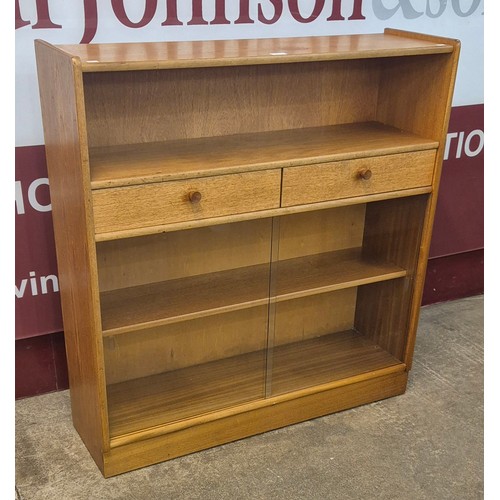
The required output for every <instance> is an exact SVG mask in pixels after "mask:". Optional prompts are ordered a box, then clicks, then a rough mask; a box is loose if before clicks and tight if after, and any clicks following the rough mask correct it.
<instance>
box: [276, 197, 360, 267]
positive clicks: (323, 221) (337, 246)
mask: <svg viewBox="0 0 500 500" xmlns="http://www.w3.org/2000/svg"><path fill="white" fill-rule="evenodd" d="M365 207H366V205H365V204H361V203H360V204H359V205H350V206H346V207H339V208H330V209H325V210H315V211H311V212H303V213H297V214H293V215H286V216H283V217H280V218H279V251H278V259H279V260H286V259H293V258H296V257H302V256H304V255H311V254H319V253H323V252H332V251H335V250H344V249H347V248H357V247H360V246H361V243H362V241H363V228H364V218H365Z"/></svg>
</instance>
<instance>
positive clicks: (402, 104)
mask: <svg viewBox="0 0 500 500" xmlns="http://www.w3.org/2000/svg"><path fill="white" fill-rule="evenodd" d="M385 32H386V33H387V34H390V35H397V36H410V37H414V38H416V39H420V40H425V41H431V42H434V43H443V44H448V45H451V46H452V47H453V51H452V52H450V53H449V54H441V55H437V54H436V55H432V56H425V57H413V58H401V64H392V65H390V64H389V63H390V61H388V64H387V67H386V68H384V70H383V71H382V73H381V82H380V92H379V102H378V110H377V119H378V120H379V121H381V122H383V123H386V124H389V125H393V126H396V127H399V128H401V129H403V130H407V131H412V132H414V133H417V134H419V135H421V136H423V137H426V138H430V139H434V140H437V141H439V146H438V149H437V153H436V160H435V166H434V176H433V182H432V192H431V195H430V197H429V201H428V206H427V209H426V214H425V218H424V223H423V229H422V237H421V242H420V252H419V256H418V262H417V267H416V272H415V282H414V286H413V291H412V300H411V305H410V321H409V327H408V340H407V342H406V348H405V353H404V361H405V363H406V365H407V367H408V369H410V368H411V362H412V358H413V349H414V346H415V337H416V331H417V327H418V320H419V313H420V305H421V301H422V293H423V287H424V280H425V273H426V268H427V261H428V257H429V248H430V242H431V237H432V228H433V224H434V214H435V211H436V205H437V196H438V190H439V182H440V178H441V170H442V164H443V157H444V149H445V145H446V134H447V131H448V122H449V118H450V112H451V105H452V99H453V90H454V86H455V79H456V73H457V66H458V58H459V54H460V42H459V41H458V40H453V39H449V38H443V37H436V36H431V35H425V34H420V33H410V32H406V31H401V30H392V29H387V30H385Z"/></svg>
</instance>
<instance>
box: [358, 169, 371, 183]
mask: <svg viewBox="0 0 500 500" xmlns="http://www.w3.org/2000/svg"><path fill="white" fill-rule="evenodd" d="M371 176H372V171H371V170H370V169H369V168H364V169H363V170H360V171H359V172H358V177H359V178H360V179H363V180H365V181H367V180H368V179H371Z"/></svg>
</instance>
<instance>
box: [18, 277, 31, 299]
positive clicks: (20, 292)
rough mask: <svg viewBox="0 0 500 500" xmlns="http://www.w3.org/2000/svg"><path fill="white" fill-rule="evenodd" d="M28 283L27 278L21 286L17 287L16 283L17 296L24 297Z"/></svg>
mask: <svg viewBox="0 0 500 500" xmlns="http://www.w3.org/2000/svg"><path fill="white" fill-rule="evenodd" d="M26 283H28V280H27V279H26V278H25V279H23V280H22V281H21V286H20V287H19V288H17V285H16V298H17V299H21V298H23V297H24V291H25V290H26Z"/></svg>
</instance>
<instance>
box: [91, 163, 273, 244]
mask: <svg viewBox="0 0 500 500" xmlns="http://www.w3.org/2000/svg"><path fill="white" fill-rule="evenodd" d="M280 184H281V171H280V170H279V169H278V170H265V171H262V172H247V173H244V174H229V175H220V176H215V177H203V178H196V179H187V180H179V181H170V182H161V183H153V184H143V185H140V186H127V187H120V188H110V189H99V190H95V191H93V193H92V199H93V207H94V225H95V232H96V234H102V233H108V232H115V231H127V230H134V229H140V228H144V227H151V226H161V225H164V224H170V223H175V222H186V221H192V220H198V219H206V218H210V217H220V216H224V215H234V214H240V213H244V212H256V211H259V210H266V209H271V208H278V207H279V203H280Z"/></svg>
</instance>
